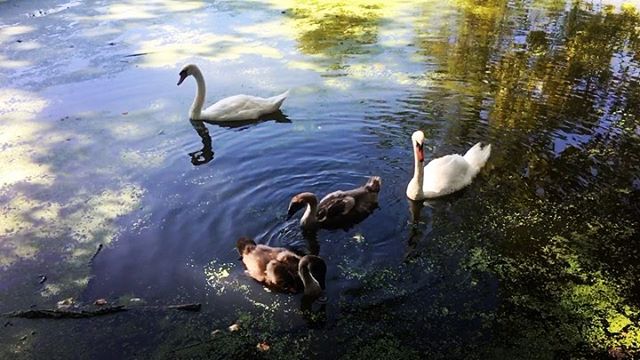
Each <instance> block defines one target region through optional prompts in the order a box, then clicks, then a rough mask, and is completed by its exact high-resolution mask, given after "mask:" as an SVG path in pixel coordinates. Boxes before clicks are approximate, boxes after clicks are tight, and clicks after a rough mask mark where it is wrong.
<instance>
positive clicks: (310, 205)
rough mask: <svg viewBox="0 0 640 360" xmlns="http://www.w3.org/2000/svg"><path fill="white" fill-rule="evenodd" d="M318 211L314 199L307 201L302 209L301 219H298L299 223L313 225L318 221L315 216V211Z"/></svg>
mask: <svg viewBox="0 0 640 360" xmlns="http://www.w3.org/2000/svg"><path fill="white" fill-rule="evenodd" d="M317 211H318V205H317V204H316V202H315V201H313V202H307V208H306V209H305V210H304V214H303V215H302V219H300V225H302V226H304V227H307V226H311V225H315V224H316V223H317V222H318V219H317V218H316V212H317Z"/></svg>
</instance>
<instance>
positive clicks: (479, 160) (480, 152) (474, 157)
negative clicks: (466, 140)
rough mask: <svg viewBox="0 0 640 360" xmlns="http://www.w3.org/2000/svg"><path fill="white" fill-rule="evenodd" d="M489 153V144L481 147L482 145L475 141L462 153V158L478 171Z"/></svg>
mask: <svg viewBox="0 0 640 360" xmlns="http://www.w3.org/2000/svg"><path fill="white" fill-rule="evenodd" d="M489 155H491V144H489V145H487V146H485V147H484V148H482V145H480V143H477V144H475V145H473V147H472V148H471V149H469V151H467V153H466V154H464V159H465V160H467V162H468V163H469V164H470V165H471V166H473V167H474V168H475V169H476V170H477V171H480V169H482V167H483V166H484V164H485V163H486V162H487V159H489Z"/></svg>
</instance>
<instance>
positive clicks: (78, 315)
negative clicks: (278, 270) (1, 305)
mask: <svg viewBox="0 0 640 360" xmlns="http://www.w3.org/2000/svg"><path fill="white" fill-rule="evenodd" d="M201 308H202V304H176V305H167V306H133V307H130V308H126V307H125V306H124V305H118V306H110V307H104V308H100V309H96V310H64V309H32V310H22V311H14V312H10V313H5V314H3V316H6V317H19V318H26V319H82V318H89V317H94V316H102V315H109V314H115V313H118V312H122V311H128V310H131V309H143V310H145V309H151V310H162V309H172V310H181V311H193V312H196V311H200V309H201Z"/></svg>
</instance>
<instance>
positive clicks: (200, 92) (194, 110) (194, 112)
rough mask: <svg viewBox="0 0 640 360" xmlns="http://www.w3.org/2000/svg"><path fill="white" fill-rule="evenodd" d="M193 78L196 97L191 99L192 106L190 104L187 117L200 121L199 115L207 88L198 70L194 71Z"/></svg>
mask: <svg viewBox="0 0 640 360" xmlns="http://www.w3.org/2000/svg"><path fill="white" fill-rule="evenodd" d="M193 77H194V78H195V79H196V84H197V85H198V89H197V90H196V97H195V99H193V104H191V111H190V112H189V116H190V117H191V119H193V120H198V119H200V113H201V112H202V106H203V105H204V98H205V95H206V93H207V87H206V86H205V84H204V77H203V76H202V73H201V72H200V69H197V68H196V69H194V71H193Z"/></svg>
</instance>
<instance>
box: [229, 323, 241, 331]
mask: <svg viewBox="0 0 640 360" xmlns="http://www.w3.org/2000/svg"><path fill="white" fill-rule="evenodd" d="M238 330H240V325H238V324H233V325H231V326H229V331H238Z"/></svg>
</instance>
